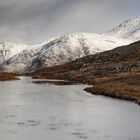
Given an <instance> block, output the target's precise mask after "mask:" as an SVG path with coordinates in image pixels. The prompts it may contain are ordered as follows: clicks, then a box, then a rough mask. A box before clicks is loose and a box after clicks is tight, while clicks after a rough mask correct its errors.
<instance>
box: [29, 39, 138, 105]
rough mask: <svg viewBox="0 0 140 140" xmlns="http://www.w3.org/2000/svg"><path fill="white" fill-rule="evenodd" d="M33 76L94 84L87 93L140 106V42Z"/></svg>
mask: <svg viewBox="0 0 140 140" xmlns="http://www.w3.org/2000/svg"><path fill="white" fill-rule="evenodd" d="M31 75H32V76H33V77H34V78H51V79H54V78H55V79H67V80H70V81H74V82H82V83H88V84H92V85H93V87H92V88H87V89H86V91H89V92H92V93H93V94H103V95H106V96H111V97H117V98H123V99H128V100H133V101H136V102H138V103H140V41H138V42H135V43H133V44H130V45H128V46H122V47H118V48H115V49H113V50H111V51H106V52H103V53H98V54H95V55H90V56H86V57H84V58H81V59H78V60H76V61H73V62H70V63H67V64H64V65H60V66H55V67H50V68H44V69H41V70H39V71H37V72H34V73H32V74H31Z"/></svg>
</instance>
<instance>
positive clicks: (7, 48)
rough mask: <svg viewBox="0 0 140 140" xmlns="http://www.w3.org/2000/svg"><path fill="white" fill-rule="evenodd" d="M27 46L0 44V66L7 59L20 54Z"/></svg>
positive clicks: (8, 43) (9, 43)
mask: <svg viewBox="0 0 140 140" xmlns="http://www.w3.org/2000/svg"><path fill="white" fill-rule="evenodd" d="M27 47H28V46H27V45H24V44H16V43H11V42H1V43H0V64H2V63H3V62H5V61H7V60H8V59H9V58H11V57H13V56H14V55H16V54H18V53H20V52H21V51H23V50H24V49H26V48H27Z"/></svg>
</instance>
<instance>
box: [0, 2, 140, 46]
mask: <svg viewBox="0 0 140 140" xmlns="http://www.w3.org/2000/svg"><path fill="white" fill-rule="evenodd" d="M139 5H140V1H139V0H133V1H132V0H0V41H13V42H22V43H27V44H30V43H32V44H33V43H37V42H40V41H42V40H43V39H47V38H50V37H53V36H57V35H62V34H65V33H71V32H106V31H107V30H109V29H111V28H112V27H114V26H116V25H118V24H119V23H120V22H122V21H124V20H126V19H129V18H132V17H135V16H138V15H139V12H140V10H139Z"/></svg>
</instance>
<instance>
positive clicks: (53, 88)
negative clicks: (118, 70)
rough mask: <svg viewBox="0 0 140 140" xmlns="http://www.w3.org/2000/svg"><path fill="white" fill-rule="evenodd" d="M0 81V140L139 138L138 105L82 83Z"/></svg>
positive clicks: (106, 139)
mask: <svg viewBox="0 0 140 140" xmlns="http://www.w3.org/2000/svg"><path fill="white" fill-rule="evenodd" d="M33 81H36V80H31V79H30V78H26V77H22V78H21V80H18V81H6V82H0V140H82V139H83V140H140V106H138V105H137V104H134V103H131V102H127V101H123V100H117V99H112V98H107V97H104V96H94V95H91V94H89V93H87V92H85V91H83V89H84V88H85V87H86V86H85V85H60V86H57V85H53V84H35V83H33Z"/></svg>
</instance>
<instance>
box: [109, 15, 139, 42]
mask: <svg viewBox="0 0 140 140" xmlns="http://www.w3.org/2000/svg"><path fill="white" fill-rule="evenodd" d="M107 34H108V35H114V36H116V37H119V38H126V39H130V40H132V41H138V40H140V16H138V17H136V18H133V19H130V20H127V21H125V22H123V23H122V24H120V25H119V26H118V27H116V28H114V29H113V30H111V31H109V33H107Z"/></svg>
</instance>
